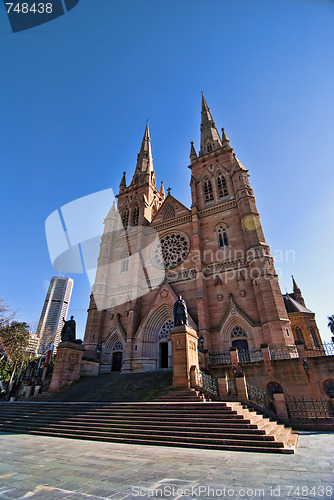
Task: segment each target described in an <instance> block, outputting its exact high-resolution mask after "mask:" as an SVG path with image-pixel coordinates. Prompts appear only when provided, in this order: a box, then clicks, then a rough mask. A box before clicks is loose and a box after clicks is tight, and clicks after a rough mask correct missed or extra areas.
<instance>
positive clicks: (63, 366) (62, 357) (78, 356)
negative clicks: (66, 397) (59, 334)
mask: <svg viewBox="0 0 334 500" xmlns="http://www.w3.org/2000/svg"><path fill="white" fill-rule="evenodd" d="M84 350H85V348H84V347H83V346H82V345H79V344H73V343H72V342H61V343H60V344H59V346H58V350H57V357H56V361H55V366H54V370H53V374H52V380H51V384H50V388H49V391H56V390H58V389H60V388H61V387H64V386H65V385H67V384H68V383H69V382H74V381H75V380H78V379H79V378H80V367H81V360H82V356H83V353H84Z"/></svg>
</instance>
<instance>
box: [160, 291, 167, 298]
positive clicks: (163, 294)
mask: <svg viewBox="0 0 334 500" xmlns="http://www.w3.org/2000/svg"><path fill="white" fill-rule="evenodd" d="M168 295H169V291H168V290H162V291H161V292H160V297H161V298H162V299H166V298H167V297H168Z"/></svg>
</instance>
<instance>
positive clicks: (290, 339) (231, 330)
mask: <svg viewBox="0 0 334 500" xmlns="http://www.w3.org/2000/svg"><path fill="white" fill-rule="evenodd" d="M186 167H187V166H186V165H185V166H184V168H186ZM188 168H189V169H190V189H191V200H192V203H191V207H186V206H184V205H183V204H182V203H181V202H180V201H178V200H177V199H176V198H174V197H173V196H172V194H171V190H170V189H169V188H168V190H167V195H166V193H165V190H164V186H163V183H161V186H160V188H159V187H157V186H156V177H155V170H154V167H153V158H152V151H151V139H150V132H149V127H148V123H147V125H146V129H145V133H144V137H143V141H142V145H141V149H140V152H139V154H138V157H137V164H136V168H135V172H134V174H133V177H132V180H131V182H130V183H129V184H127V181H126V175H125V172H124V173H123V177H122V179H121V183H120V186H119V193H118V195H117V199H118V203H117V207H116V206H115V205H113V206H112V207H111V209H110V211H109V213H108V214H107V216H106V219H105V221H104V233H103V236H102V239H101V246H100V255H99V259H98V267H97V272H96V279H95V283H94V286H93V290H92V295H91V299H90V306H89V309H88V318H87V325H86V331H85V338H84V345H85V348H86V350H87V351H91V352H92V351H94V352H96V353H98V359H99V362H100V373H108V372H111V371H119V370H121V371H122V372H125V373H126V372H135V371H137V372H139V371H141V372H142V371H152V370H161V369H172V367H173V350H172V342H171V334H170V331H171V328H172V327H173V305H174V303H175V301H176V300H177V298H178V296H179V295H182V297H183V299H184V301H185V302H186V304H187V309H188V322H189V326H190V327H191V328H192V329H194V330H195V331H196V332H197V335H198V337H199V338H200V340H201V343H202V344H201V345H202V347H203V346H204V348H205V349H206V350H207V351H208V352H209V353H225V352H229V350H230V349H231V348H236V349H237V350H238V351H239V352H240V353H242V352H243V353H247V352H250V351H252V350H255V349H259V348H260V347H261V346H263V345H269V346H288V347H289V346H291V347H292V346H294V345H295V341H296V340H297V341H298V340H299V341H301V340H302V341H303V342H304V345H305V347H306V348H307V347H309V348H319V347H320V346H321V345H322V343H321V338H320V335H319V331H318V328H317V325H316V322H315V317H314V314H313V313H312V312H311V311H310V310H309V309H308V308H307V307H306V305H305V302H304V299H303V296H302V293H301V291H300V289H299V288H298V286H297V284H296V282H295V280H294V279H293V293H291V294H288V293H286V294H285V295H282V293H281V290H280V286H279V281H278V276H277V274H276V272H275V266H274V262H273V258H272V257H271V254H270V248H269V246H268V244H267V242H266V240H265V236H264V234H263V230H262V226H261V220H260V215H259V213H258V211H257V208H256V202H255V197H254V193H253V190H252V188H251V186H250V183H249V175H248V170H247V169H246V168H245V167H244V166H243V165H242V163H241V162H240V161H239V160H238V158H237V156H236V154H235V153H234V151H233V149H232V147H231V144H230V141H229V139H228V137H227V135H226V133H225V130H224V129H222V130H221V133H220V132H219V131H218V129H217V127H216V124H215V122H214V120H213V117H212V114H211V111H210V108H209V107H208V105H207V103H206V100H205V98H204V96H202V111H201V125H200V149H199V151H198V152H197V151H196V148H195V146H194V143H191V149H190V165H189V166H188ZM207 368H208V367H207Z"/></svg>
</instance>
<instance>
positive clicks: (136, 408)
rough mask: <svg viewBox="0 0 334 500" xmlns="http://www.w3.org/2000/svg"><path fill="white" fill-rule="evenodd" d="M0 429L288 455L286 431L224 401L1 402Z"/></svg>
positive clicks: (290, 446)
mask: <svg viewBox="0 0 334 500" xmlns="http://www.w3.org/2000/svg"><path fill="white" fill-rule="evenodd" d="M0 430H2V431H9V432H21V433H29V434H41V435H49V436H63V437H69V438H76V439H89V440H98V441H101V440H103V441H112V442H127V443H137V444H155V445H164V446H187V447H194V448H210V449H239V450H243V451H268V450H269V451H272V450H274V452H277V450H279V451H280V452H282V453H293V451H294V448H295V445H296V437H295V436H294V437H291V430H290V429H287V428H285V427H284V426H282V425H277V424H276V423H274V422H271V421H270V420H269V419H268V418H263V416H262V415H258V414H257V413H256V412H254V411H250V410H248V409H247V408H243V407H242V406H241V405H240V404H238V403H237V404H234V403H233V404H229V403H228V402H153V403H124V404H123V403H112V404H110V403H78V404H66V403H30V402H29V403H20V402H17V403H5V404H0Z"/></svg>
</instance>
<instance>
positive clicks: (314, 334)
mask: <svg viewBox="0 0 334 500" xmlns="http://www.w3.org/2000/svg"><path fill="white" fill-rule="evenodd" d="M310 332H311V336H312V340H313V343H314V346H315V347H320V344H319V340H318V337H317V336H316V333H315V331H314V330H313V328H312V326H311V327H310Z"/></svg>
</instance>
